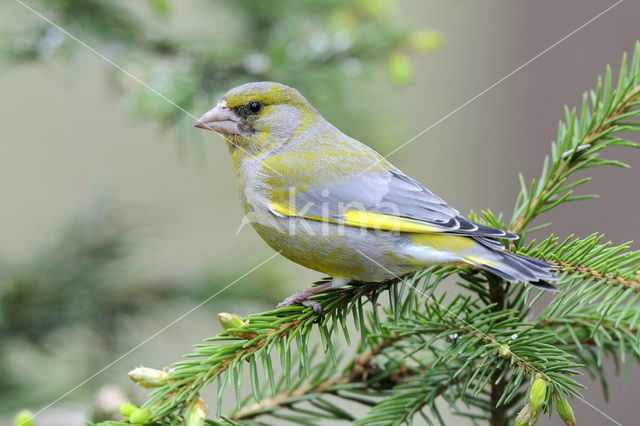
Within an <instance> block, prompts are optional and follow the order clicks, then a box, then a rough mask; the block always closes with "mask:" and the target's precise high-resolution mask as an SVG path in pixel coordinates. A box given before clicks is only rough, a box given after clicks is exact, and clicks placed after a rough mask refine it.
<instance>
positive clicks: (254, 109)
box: [247, 101, 262, 114]
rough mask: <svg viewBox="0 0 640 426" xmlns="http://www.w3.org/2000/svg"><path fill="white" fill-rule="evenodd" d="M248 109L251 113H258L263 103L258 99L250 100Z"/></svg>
mask: <svg viewBox="0 0 640 426" xmlns="http://www.w3.org/2000/svg"><path fill="white" fill-rule="evenodd" d="M247 109H248V110H249V112H250V113H251V114H257V113H259V112H260V110H261V109H262V104H261V103H260V102H256V101H253V102H249V104H248V105H247Z"/></svg>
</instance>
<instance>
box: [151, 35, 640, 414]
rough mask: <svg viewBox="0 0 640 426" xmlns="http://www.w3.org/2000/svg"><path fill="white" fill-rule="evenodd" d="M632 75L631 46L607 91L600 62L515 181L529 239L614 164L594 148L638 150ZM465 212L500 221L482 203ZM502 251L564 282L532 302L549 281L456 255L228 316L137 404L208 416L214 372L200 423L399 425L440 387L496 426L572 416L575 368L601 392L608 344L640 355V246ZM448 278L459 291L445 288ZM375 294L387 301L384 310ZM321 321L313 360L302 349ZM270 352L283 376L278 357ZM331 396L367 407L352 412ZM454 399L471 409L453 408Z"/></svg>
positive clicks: (553, 242)
mask: <svg viewBox="0 0 640 426" xmlns="http://www.w3.org/2000/svg"><path fill="white" fill-rule="evenodd" d="M639 75H640V43H639V44H637V45H636V49H635V53H634V56H633V59H632V61H631V64H630V65H629V66H627V64H626V58H624V59H623V61H622V65H621V70H620V76H619V78H618V84H617V86H616V88H615V89H614V88H613V87H612V81H611V80H612V79H611V71H610V70H609V69H607V73H606V75H605V78H604V83H601V82H599V83H598V88H597V89H596V90H595V91H593V92H590V93H589V94H588V95H585V97H584V101H583V105H582V109H581V111H580V114H579V117H578V113H577V112H576V111H575V110H573V111H568V110H567V114H566V122H565V123H560V126H559V132H558V137H557V141H556V142H554V143H553V144H552V152H551V156H550V157H548V158H547V159H546V160H545V162H544V164H543V171H542V174H541V177H540V179H539V180H538V182H537V183H536V182H535V181H533V182H532V183H531V185H526V184H525V183H524V180H523V179H521V182H522V189H521V191H520V194H519V196H518V199H517V202H516V207H515V210H514V214H513V218H512V219H511V221H510V225H509V227H508V228H509V229H511V230H512V231H513V232H517V233H518V234H520V235H521V236H525V235H526V234H527V233H529V232H532V231H534V230H538V229H542V228H543V227H544V226H545V225H541V226H537V227H530V224H531V223H532V221H533V220H534V219H535V218H536V217H538V216H539V215H540V214H542V213H544V212H545V211H548V210H550V209H553V208H555V207H556V206H558V205H560V204H562V203H564V202H568V201H575V200H579V199H584V198H590V197H591V196H585V195H573V190H574V188H576V187H577V186H580V185H582V184H584V183H586V182H587V181H588V178H583V179H578V180H574V181H569V178H570V177H572V175H573V173H575V172H577V171H579V170H583V169H587V168H590V167H596V166H603V165H611V164H613V165H623V164H622V163H620V162H617V161H613V160H604V159H600V158H598V157H597V154H598V153H599V151H600V150H602V149H604V148H606V147H608V146H615V145H624V146H632V147H640V144H639V143H636V142H631V141H629V140H626V139H622V138H621V137H619V136H618V135H617V134H618V133H620V132H624V131H640V122H634V121H632V120H633V118H634V117H637V116H640V110H639V109H638V106H639V105H640V84H639V83H640V82H639ZM471 216H472V219H474V220H477V221H480V222H483V223H486V224H488V225H490V226H494V227H499V228H502V229H505V228H507V226H505V224H504V223H503V220H502V217H501V216H500V215H498V216H496V215H494V214H493V213H491V212H490V211H486V212H483V213H482V217H478V216H477V215H471ZM510 250H511V251H513V252H515V253H518V254H522V255H526V256H530V257H535V258H538V259H541V260H546V261H547V262H550V263H552V264H554V265H556V267H557V275H558V280H557V283H556V284H557V286H558V287H559V290H560V291H558V292H557V293H555V294H553V298H552V300H551V302H549V303H548V305H546V306H544V307H543V309H538V310H536V311H534V310H533V309H532V308H533V307H534V306H535V305H536V304H539V303H540V301H541V300H542V298H541V295H542V292H538V293H534V292H533V290H532V287H531V286H526V285H512V284H508V283H506V282H504V281H503V280H501V279H499V278H497V277H495V276H494V275H492V274H490V273H487V272H483V271H480V270H478V269H477V268H474V267H470V266H468V265H466V266H465V265H461V264H447V265H440V266H433V267H431V268H428V269H426V270H424V271H420V272H417V273H411V274H407V275H405V276H403V277H398V278H397V279H394V280H392V281H389V282H386V283H359V284H358V285H354V286H349V287H346V288H344V289H337V290H332V291H329V292H327V293H323V294H319V295H317V296H314V300H316V301H318V302H320V303H321V304H322V306H323V308H324V314H325V316H324V317H323V318H321V319H318V318H317V317H316V316H315V315H314V314H313V313H312V311H311V309H310V308H304V307H301V306H290V307H286V308H281V309H276V310H273V311H269V312H265V313H262V314H256V315H250V316H249V317H247V318H244V319H240V318H234V317H230V318H227V322H226V325H225V332H224V333H222V334H220V335H218V336H216V337H213V338H211V339H207V340H206V341H205V342H204V343H203V344H200V345H197V346H196V348H195V351H194V353H193V354H190V355H187V359H186V360H184V361H181V362H178V363H175V364H174V365H173V366H172V370H171V372H170V373H169V374H168V375H166V374H165V375H163V380H166V382H163V383H162V385H161V386H160V387H158V388H156V389H155V390H154V391H153V392H152V393H151V395H150V396H149V399H148V400H147V402H146V403H145V405H144V406H143V407H142V408H141V409H142V410H149V411H143V413H144V414H146V413H149V416H151V418H152V419H153V420H154V421H156V422H159V423H162V424H168V425H177V424H180V422H182V421H183V420H184V419H185V417H187V416H194V415H198V416H200V415H201V414H202V407H203V405H202V402H201V401H202V400H201V399H199V396H200V391H201V390H202V389H204V388H205V387H206V386H209V385H210V384H213V383H214V382H216V383H217V392H218V393H217V395H218V398H217V399H218V403H217V409H216V411H215V417H216V420H207V422H208V424H232V425H237V424H264V421H263V420H264V419H265V418H266V419H276V421H282V420H285V421H289V422H294V423H298V424H307V425H314V424H318V423H322V422H323V421H324V420H326V419H331V420H336V421H338V420H340V421H348V422H355V423H356V424H401V423H411V422H412V420H413V419H414V418H415V417H417V416H422V417H423V418H424V419H425V421H426V422H427V423H429V424H433V423H434V422H439V423H440V424H444V420H443V417H442V415H441V413H440V411H439V408H438V407H437V406H436V401H437V400H438V399H439V398H441V399H443V400H444V401H446V403H447V404H448V405H449V407H451V410H452V412H453V413H455V414H459V415H462V416H465V417H467V418H470V419H473V420H481V421H484V422H487V423H489V424H491V425H505V424H509V423H511V422H513V421H514V420H515V419H517V420H516V421H517V422H525V421H526V423H527V424H533V423H534V422H535V421H536V420H537V419H538V418H539V416H540V414H541V413H542V412H544V411H547V412H549V411H550V410H551V409H552V407H553V406H554V405H555V406H556V408H557V410H558V413H559V415H560V416H561V418H562V419H564V420H565V421H568V422H574V423H575V419H574V417H573V414H572V412H571V408H570V406H569V405H568V402H567V398H570V397H581V395H580V389H581V388H584V386H583V385H582V384H580V383H579V382H578V381H576V380H575V378H576V377H577V376H578V375H580V374H582V373H581V371H580V369H581V368H583V369H584V371H586V372H587V373H588V374H590V375H591V376H593V377H596V378H598V379H599V380H600V382H601V383H602V387H603V389H604V390H605V392H606V389H607V387H608V384H607V378H606V377H605V375H604V373H603V371H602V368H601V366H602V362H603V359H604V357H605V356H607V355H611V356H613V359H614V360H615V361H616V362H617V363H620V362H627V365H631V364H632V362H633V361H634V360H640V337H638V329H639V325H640V303H639V301H640V275H639V274H640V272H639V271H640V251H632V250H629V244H620V245H614V244H612V243H610V242H609V243H606V242H605V243H603V241H602V236H600V235H597V234H593V235H590V236H588V237H586V238H577V237H573V236H571V237H569V238H567V239H565V240H564V241H560V240H558V238H557V237H554V236H549V237H548V238H545V239H543V240H542V241H541V242H539V243H537V244H535V243H534V242H530V243H528V244H526V245H525V243H524V238H521V239H520V240H519V241H518V243H517V244H515V245H514V246H513V247H511V248H510ZM448 277H455V284H456V285H457V286H459V288H463V289H465V290H466V292H463V293H458V292H455V294H453V295H448V294H447V292H446V291H443V290H441V289H440V287H439V284H440V283H441V282H442V281H443V280H445V279H446V278H448ZM436 288H437V289H438V293H439V294H437V295H436V294H435V291H436ZM383 295H384V297H388V298H389V304H388V306H386V307H379V306H378V303H377V300H378V299H379V298H380V297H381V296H383ZM367 302H371V303H370V305H367ZM348 320H352V321H353V323H354V324H355V326H356V328H357V330H358V331H359V332H360V341H359V345H358V352H359V353H361V354H362V355H360V356H358V357H356V358H354V359H353V360H352V361H351V362H350V363H348V364H347V365H346V366H344V367H341V366H340V363H339V362H338V360H339V359H340V356H339V355H338V354H337V349H336V348H335V341H336V337H337V335H338V334H340V332H341V333H342V334H343V336H344V339H345V341H346V343H347V344H350V341H351V337H350V336H349V329H348V326H347V321H348ZM316 330H317V334H318V335H319V338H320V340H321V346H320V348H322V350H323V354H322V356H315V350H313V349H310V348H311V346H312V345H311V344H310V337H311V334H312V333H313V332H314V331H316ZM274 351H275V353H277V354H278V355H279V360H280V365H281V367H282V373H281V375H277V374H276V373H275V370H274V368H273V360H272V353H274ZM245 367H246V368H245ZM245 371H248V373H247V374H245ZM628 372H629V370H628V369H627V378H628V374H629V373H628ZM245 376H246V377H245ZM244 382H248V383H249V384H250V390H251V392H250V393H249V394H248V395H243V392H242V390H241V385H242V384H243V383H244ZM231 385H233V387H234V389H235V392H232V394H234V396H235V398H234V399H235V402H236V408H235V409H234V410H232V411H231V412H230V413H229V414H228V415H227V416H223V415H221V414H220V413H221V412H222V403H221V402H222V398H223V395H225V394H229V392H225V391H226V389H228V388H229V386H231ZM336 401H352V402H355V403H358V404H360V405H361V406H365V407H368V411H367V413H366V414H365V415H364V416H363V417H360V418H356V416H355V415H354V414H353V413H351V412H348V411H346V410H345V409H344V408H342V407H341V405H340V404H338V403H336ZM461 404H464V405H465V406H466V407H467V408H472V409H475V411H473V412H462V411H461V409H460V405H461ZM523 405H524V406H523ZM198 407H200V411H198V410H197V408H198ZM193 413H196V414H193ZM516 416H517V417H516Z"/></svg>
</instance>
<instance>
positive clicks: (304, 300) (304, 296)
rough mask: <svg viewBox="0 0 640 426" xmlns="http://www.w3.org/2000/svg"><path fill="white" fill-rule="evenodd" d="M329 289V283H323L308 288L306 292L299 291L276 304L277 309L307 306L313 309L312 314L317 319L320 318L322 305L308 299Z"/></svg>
mask: <svg viewBox="0 0 640 426" xmlns="http://www.w3.org/2000/svg"><path fill="white" fill-rule="evenodd" d="M329 288H331V283H325V284H321V285H319V286H315V287H311V288H308V289H306V290H302V291H299V292H297V293H294V294H292V295H291V296H289V297H287V298H286V299H284V300H283V301H282V302H280V303H278V305H277V307H278V308H284V307H285V306H291V305H302V306H307V307H309V308H311V309H313V313H314V314H316V315H317V316H318V318H321V317H322V305H321V304H320V303H318V302H316V301H313V300H309V298H310V297H311V296H313V295H314V294H318V293H321V292H323V291H326V290H328V289H329Z"/></svg>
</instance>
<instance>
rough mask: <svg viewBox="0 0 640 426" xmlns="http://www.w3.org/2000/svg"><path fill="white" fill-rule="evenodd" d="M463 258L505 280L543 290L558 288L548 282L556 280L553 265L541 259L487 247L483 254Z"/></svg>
mask: <svg viewBox="0 0 640 426" xmlns="http://www.w3.org/2000/svg"><path fill="white" fill-rule="evenodd" d="M464 260H465V261H466V262H467V263H470V264H472V265H474V266H477V267H478V268H481V269H484V270H486V271H489V272H491V273H493V274H496V275H497V276H499V277H500V278H504V279H505V280H507V281H511V282H518V281H519V282H528V283H531V284H532V285H534V286H536V287H539V288H542V289H544V290H552V291H556V290H558V288H557V287H556V286H555V285H553V284H551V283H550V281H555V280H557V277H556V276H555V275H554V274H553V270H554V269H555V267H554V266H553V265H551V264H549V263H547V262H544V261H542V260H538V259H533V258H530V257H525V256H520V255H518V254H513V253H508V252H504V251H493V250H489V249H486V252H485V253H483V256H467V257H465V259H464Z"/></svg>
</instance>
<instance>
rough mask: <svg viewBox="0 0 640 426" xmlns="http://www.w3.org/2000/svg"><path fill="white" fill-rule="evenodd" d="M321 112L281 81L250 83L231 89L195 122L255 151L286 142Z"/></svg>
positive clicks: (196, 125) (233, 142)
mask: <svg viewBox="0 0 640 426" xmlns="http://www.w3.org/2000/svg"><path fill="white" fill-rule="evenodd" d="M316 117H319V116H318V113H317V111H316V110H315V109H314V108H313V107H312V106H311V105H310V104H309V102H307V100H306V99H305V98H304V97H303V96H302V95H301V94H300V92H298V91H297V90H296V89H293V88H291V87H287V86H285V85H283V84H280V83H272V82H258V83H247V84H243V85H242V86H238V87H234V88H233V89H231V90H229V91H228V92H227V93H226V94H225V95H224V96H223V97H222V98H221V99H220V100H219V101H218V103H217V105H216V106H215V107H214V108H213V109H211V110H209V111H207V112H206V113H204V114H203V115H202V116H201V117H200V118H198V119H197V120H196V121H195V123H194V124H193V125H194V126H195V127H199V128H201V129H206V130H212V131H215V132H218V133H220V134H222V135H223V136H224V137H225V139H227V140H228V141H229V142H230V143H231V145H232V146H231V148H232V149H234V148H235V147H240V148H242V149H243V150H246V151H249V152H251V153H254V154H256V153H260V152H263V151H266V150H271V149H273V148H274V147H277V146H278V145H280V144H284V143H286V142H287V141H288V140H289V139H290V138H291V136H292V135H294V134H295V133H296V130H297V129H298V128H299V127H300V126H303V125H304V126H308V125H309V124H310V122H312V121H313V120H314V119H315V118H316Z"/></svg>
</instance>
